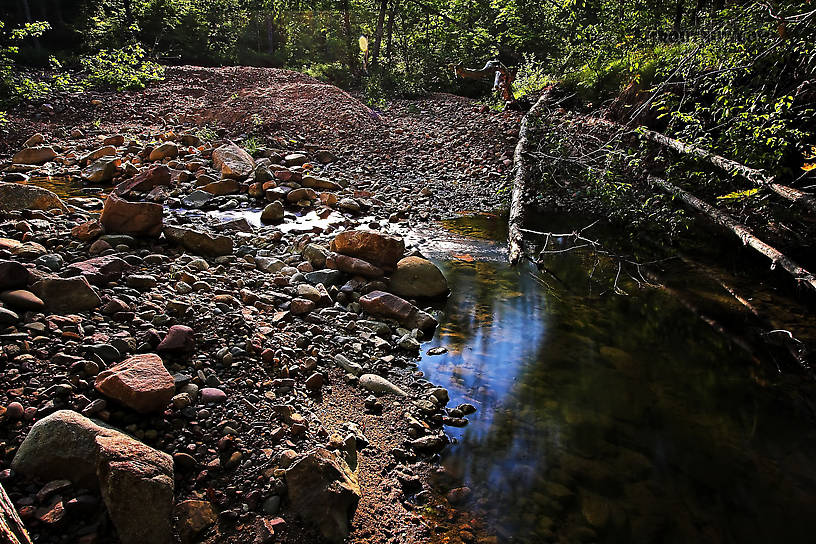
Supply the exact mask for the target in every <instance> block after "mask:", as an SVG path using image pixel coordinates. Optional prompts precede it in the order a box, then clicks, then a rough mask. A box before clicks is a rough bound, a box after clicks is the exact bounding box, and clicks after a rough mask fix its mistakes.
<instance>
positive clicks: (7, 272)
mask: <svg viewBox="0 0 816 544" xmlns="http://www.w3.org/2000/svg"><path fill="white" fill-rule="evenodd" d="M28 276H29V274H28V269H27V268H26V267H25V266H23V265H22V264H20V263H18V262H17V261H0V291H4V290H6V289H17V288H19V287H25V286H26V284H27V283H28Z"/></svg>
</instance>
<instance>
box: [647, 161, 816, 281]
mask: <svg viewBox="0 0 816 544" xmlns="http://www.w3.org/2000/svg"><path fill="white" fill-rule="evenodd" d="M648 181H649V183H650V184H651V185H653V186H655V187H658V188H660V189H661V190H662V191H664V192H666V193H668V194H671V195H674V196H675V197H677V198H679V199H680V200H681V201H682V202H683V203H684V204H686V205H687V206H689V207H691V208H693V209H695V210H696V211H698V212H699V213H701V214H703V215H705V216H706V217H708V218H709V219H710V220H711V221H713V222H714V223H716V224H718V225H720V226H722V227H724V228H726V229H728V230H729V231H731V232H732V233H733V234H734V235H735V236H736V237H737V238H739V239H740V240H741V241H742V243H743V244H744V245H747V246H749V247H751V248H752V249H754V250H755V251H756V252H757V253H759V254H761V255H763V256H764V257H766V258H768V259H770V261H771V269H772V270H773V269H774V268H776V266H777V265H779V266H781V267H782V268H783V269H784V270H785V271H787V272H788V273H789V274H790V275H791V276H793V279H794V280H795V281H796V284H797V285H799V286H802V287H804V288H805V289H807V290H809V291H810V292H811V293H816V277H814V276H813V274H811V273H810V272H808V271H807V270H805V269H804V268H802V267H801V266H799V265H798V264H796V263H795V262H794V261H792V260H791V259H790V258H789V257H787V256H786V255H785V254H783V253H782V252H780V251H779V250H777V249H775V248H773V247H771V246H770V245H768V244H766V243H765V242H763V241H762V240H760V239H759V238H757V237H756V236H754V233H753V232H751V229H749V228H748V227H746V226H745V225H743V224H741V223H739V222H737V221H736V220H735V219H733V218H732V217H731V216H730V215H728V214H726V213H723V212H721V211H720V210H718V209H717V208H715V207H714V206H712V205H710V204H708V203H707V202H704V201H702V200H700V199H699V198H697V197H696V196H694V195H693V194H691V193H688V192H686V191H684V190H683V189H681V188H680V187H677V186H676V185H673V184H671V183H669V182H668V181H666V180H664V179H661V178H658V177H655V176H649V177H648Z"/></svg>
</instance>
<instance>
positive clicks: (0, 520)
mask: <svg viewBox="0 0 816 544" xmlns="http://www.w3.org/2000/svg"><path fill="white" fill-rule="evenodd" d="M0 543H2V544H31V539H30V538H29V536H28V531H26V529H25V526H24V525H23V522H22V521H21V520H20V516H18V515H17V510H15V509H14V505H13V504H12V503H11V499H9V497H8V495H6V491H5V490H4V489H3V486H2V485H0Z"/></svg>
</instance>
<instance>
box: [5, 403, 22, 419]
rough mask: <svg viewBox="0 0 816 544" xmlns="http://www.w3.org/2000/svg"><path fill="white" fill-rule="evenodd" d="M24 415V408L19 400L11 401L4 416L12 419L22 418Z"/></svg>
mask: <svg viewBox="0 0 816 544" xmlns="http://www.w3.org/2000/svg"><path fill="white" fill-rule="evenodd" d="M24 415H25V408H23V405H22V404H20V403H19V402H11V403H9V405H8V406H7V407H6V417H7V418H9V419H10V420H12V421H16V420H18V419H23V416H24Z"/></svg>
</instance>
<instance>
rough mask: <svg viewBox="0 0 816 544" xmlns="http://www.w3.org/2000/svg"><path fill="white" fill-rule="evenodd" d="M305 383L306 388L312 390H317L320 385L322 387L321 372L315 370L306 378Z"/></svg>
mask: <svg viewBox="0 0 816 544" xmlns="http://www.w3.org/2000/svg"><path fill="white" fill-rule="evenodd" d="M305 385H306V389H310V390H312V391H317V390H319V389H320V388H321V387H323V374H320V373H319V372H315V373H314V374H312V375H311V376H309V377H308V378H307V379H306V383H305Z"/></svg>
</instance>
